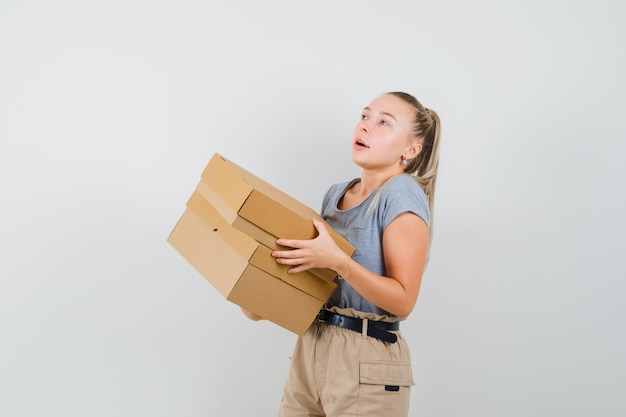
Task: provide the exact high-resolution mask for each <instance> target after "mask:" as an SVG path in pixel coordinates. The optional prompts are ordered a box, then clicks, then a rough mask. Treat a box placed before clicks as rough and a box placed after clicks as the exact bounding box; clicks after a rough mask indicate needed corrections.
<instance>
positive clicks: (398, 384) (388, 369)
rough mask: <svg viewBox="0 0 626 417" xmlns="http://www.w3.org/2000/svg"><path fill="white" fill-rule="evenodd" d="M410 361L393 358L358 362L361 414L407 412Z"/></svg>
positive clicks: (389, 415) (391, 416)
mask: <svg viewBox="0 0 626 417" xmlns="http://www.w3.org/2000/svg"><path fill="white" fill-rule="evenodd" d="M414 384H415V383H414V381H413V372H412V370H411V364H410V363H408V362H393V361H361V362H360V364H359V400H358V414H357V415H358V416H359V417H366V416H385V417H396V416H407V415H408V413H409V399H410V393H411V391H410V390H411V386H412V385H414Z"/></svg>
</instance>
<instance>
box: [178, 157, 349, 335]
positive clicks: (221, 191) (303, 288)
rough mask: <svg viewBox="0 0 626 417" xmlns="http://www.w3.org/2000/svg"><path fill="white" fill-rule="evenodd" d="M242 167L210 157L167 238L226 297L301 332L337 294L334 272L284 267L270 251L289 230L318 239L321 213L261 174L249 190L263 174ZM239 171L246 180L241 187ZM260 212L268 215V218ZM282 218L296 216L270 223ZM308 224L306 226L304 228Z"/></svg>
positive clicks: (298, 236) (293, 235)
mask: <svg viewBox="0 0 626 417" xmlns="http://www.w3.org/2000/svg"><path fill="white" fill-rule="evenodd" d="M216 158H218V159H216ZM215 161H217V164H216V163H215ZM222 163H224V164H222ZM218 165H220V166H218ZM235 167H236V166H235V165H234V164H232V163H230V162H229V161H227V160H226V159H224V158H222V157H221V156H219V155H215V156H214V157H213V158H212V159H211V161H210V162H209V164H208V165H207V169H205V171H204V172H203V175H202V181H201V182H200V184H198V187H197V188H196V190H195V191H194V192H193V194H192V195H191V197H190V198H189V200H188V201H187V209H186V210H185V212H184V213H183V215H182V216H181V218H180V220H179V221H178V223H177V224H176V226H175V227H174V229H173V230H172V233H171V234H170V236H169V237H168V239H167V240H168V242H169V243H170V244H171V245H172V246H173V247H174V248H175V249H176V250H177V251H178V252H179V253H180V254H181V255H182V256H183V257H184V258H185V259H186V260H187V261H188V262H189V263H190V264H191V265H192V266H193V267H194V268H195V269H196V270H197V271H198V272H199V273H200V274H201V275H202V276H203V277H204V278H205V279H206V280H207V281H209V283H211V284H212V285H213V286H214V287H215V288H216V289H217V290H218V291H219V292H220V293H221V294H222V295H223V296H224V297H225V298H226V299H228V300H229V301H231V302H233V303H235V304H237V305H239V306H241V307H244V308H246V309H248V310H251V311H253V312H254V313H256V314H258V315H260V316H262V317H264V318H266V319H268V320H270V321H272V322H274V323H276V324H278V325H279V326H281V327H284V328H285V329H287V330H290V331H292V332H294V333H296V334H300V335H302V334H304V333H305V332H306V330H307V329H308V327H309V326H310V324H311V323H312V322H313V320H314V319H315V317H316V316H317V313H318V312H319V310H320V309H321V308H322V306H323V305H324V303H325V302H326V300H327V299H328V298H329V297H330V295H331V294H332V292H333V291H334V289H335V284H334V283H333V282H332V278H334V276H335V274H334V272H332V271H330V273H329V271H328V270H317V271H312V270H310V271H305V272H302V273H298V274H288V273H287V270H288V269H289V266H287V265H280V264H278V263H277V262H276V261H275V259H274V258H273V257H272V256H271V251H272V246H274V247H275V246H276V245H275V240H276V237H275V236H274V235H273V234H272V233H282V232H283V231H285V230H287V231H288V232H289V233H292V231H293V233H295V234H290V235H284V236H285V237H288V236H289V237H296V238H298V239H301V238H302V239H307V238H311V237H314V236H310V235H311V230H310V228H311V227H313V225H312V223H311V217H315V216H317V214H316V213H314V212H313V211H312V210H311V209H306V208H303V207H305V206H303V205H302V204H301V203H299V202H297V201H296V200H294V199H292V198H291V197H288V196H286V194H284V193H283V194H281V193H280V192H277V191H276V189H275V188H274V187H272V186H271V185H269V184H267V183H264V182H262V181H261V180H259V179H258V178H257V179H256V180H252V181H257V182H255V186H251V187H246V186H245V184H250V183H249V182H248V180H249V179H250V178H256V177H254V176H252V174H250V173H248V172H247V171H243V175H242V171H240V170H241V168H239V169H236V168H235ZM237 176H238V177H239V178H240V179H243V180H244V182H245V184H243V183H241V182H239V184H237V181H234V180H235V179H236V177H237ZM244 177H245V178H244ZM205 180H206V181H207V182H209V183H210V184H211V185H212V186H209V185H208V184H207V183H205ZM258 181H261V182H258ZM222 183H226V184H231V186H232V188H229V187H225V186H224V184H222ZM213 187H216V188H217V189H218V191H215V190H214V189H213ZM246 188H247V189H248V195H249V196H251V195H254V197H253V198H252V200H251V201H247V200H248V199H249V198H245V199H244V198H243V197H242V196H243V195H245V193H244V192H243V191H244V190H245V189H246ZM261 190H262V191H261ZM268 190H269V192H268ZM270 194H272V197H270ZM277 196H278V198H280V201H281V203H277V200H276V197H277ZM241 200H244V201H241ZM243 207H245V210H243V214H241V212H242V208H243ZM235 208H238V209H235ZM296 210H297V212H298V214H297V215H294V214H293V213H294V212H295V211H296ZM255 211H261V212H264V213H263V215H262V216H261V219H259V216H258V214H257V213H254V212H255ZM250 212H253V213H252V214H250ZM243 215H245V216H246V217H245V218H244V217H243ZM275 216H285V218H286V219H289V220H287V224H288V226H287V228H286V227H285V225H284V224H281V223H282V221H278V222H277V221H271V220H269V221H268V218H271V217H275ZM317 217H318V218H319V216H317ZM278 220H283V219H282V218H281V217H278ZM253 222H257V223H253ZM259 223H260V224H261V225H263V226H260V225H259ZM298 226H300V227H298ZM303 226H304V229H306V230H300V228H301V227H303ZM267 229H270V231H268V230H267ZM329 231H330V232H331V233H332V234H334V235H336V236H338V237H339V238H338V239H336V241H337V240H338V241H339V242H340V243H341V245H342V247H343V248H345V249H344V250H347V253H348V254H350V255H351V254H352V253H353V251H354V249H353V248H352V246H351V245H350V244H349V243H348V242H347V241H346V240H345V239H344V238H343V237H341V236H340V235H339V234H338V233H337V232H335V231H334V230H332V229H330V228H329ZM252 236H256V237H258V238H259V239H255V238H254V237H252ZM307 236H308V237H307ZM334 238H335V236H334ZM329 277H330V278H329Z"/></svg>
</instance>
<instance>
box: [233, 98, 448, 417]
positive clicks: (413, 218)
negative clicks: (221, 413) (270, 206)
mask: <svg viewBox="0 0 626 417" xmlns="http://www.w3.org/2000/svg"><path fill="white" fill-rule="evenodd" d="M439 136H440V122H439V117H438V116H437V114H436V113H435V112H434V111H433V110H429V109H427V108H425V107H424V106H422V104H420V103H419V101H417V99H415V97H413V96H411V95H409V94H406V93H402V92H391V93H386V94H383V95H381V96H379V97H377V98H376V99H374V100H373V101H372V102H371V103H370V104H369V105H368V106H367V107H365V108H364V109H363V111H362V113H361V120H360V121H359V122H358V123H357V125H356V127H355V129H354V136H353V140H352V160H353V162H354V163H356V164H357V165H358V166H359V167H361V169H362V172H361V177H360V178H356V179H354V180H351V181H348V182H345V183H342V184H335V185H333V186H331V187H330V189H329V190H328V191H327V193H326V195H325V196H324V200H323V204H322V212H321V214H322V217H323V218H324V219H325V220H326V221H327V222H328V223H329V224H330V225H331V226H332V227H333V228H335V229H336V230H337V231H338V232H340V233H341V234H342V235H344V236H345V237H346V238H347V239H348V240H349V241H350V242H351V243H352V244H353V246H354V247H355V248H356V252H355V253H354V255H353V257H349V256H347V255H346V254H345V253H344V252H342V251H341V250H340V249H339V248H338V247H337V245H336V244H335V243H334V241H333V240H332V238H331V237H330V236H329V235H328V233H327V231H326V229H325V227H324V225H323V224H322V223H320V222H317V221H314V224H315V227H316V228H317V230H318V232H319V235H318V236H317V237H316V238H315V239H312V240H292V239H279V240H278V241H277V243H278V244H280V245H283V246H286V247H289V248H291V250H285V251H274V252H273V254H272V255H273V256H274V257H275V258H276V261H277V262H278V263H281V264H286V265H291V266H292V268H291V269H290V271H291V272H294V273H295V272H301V271H305V270H307V269H310V268H329V269H332V270H334V271H335V272H336V273H337V278H336V283H337V285H338V287H337V290H336V291H335V292H334V294H333V295H332V296H331V298H330V300H329V301H328V303H327V305H326V306H325V308H324V309H323V310H322V311H321V312H320V315H319V317H318V320H317V321H316V322H315V323H313V325H312V326H311V328H310V329H309V330H308V332H307V333H306V334H305V335H304V336H302V337H299V338H298V342H297V344H296V347H295V350H294V354H293V356H292V360H291V366H290V371H289V377H288V379H287V383H286V385H285V391H284V397H283V402H282V405H281V409H280V413H279V415H280V416H281V417H287V416H289V417H294V416H328V417H331V416H332V417H339V416H377V417H379V416H385V417H395V416H407V415H408V407H409V397H410V386H411V385H413V376H412V371H411V362H410V353H409V349H408V346H407V344H406V341H405V340H404V338H403V337H402V334H401V333H400V331H399V322H400V321H401V320H403V319H405V318H406V317H407V316H408V315H409V314H410V313H411V311H412V310H413V307H414V306H415V303H416V301H417V296H418V293H419V289H420V283H421V280H422V273H423V271H424V267H425V265H426V260H427V256H428V253H429V243H430V236H431V233H430V229H431V227H430V225H431V219H432V208H433V197H434V191H435V182H436V177H437V166H438V159H439V157H438V147H439ZM245 313H246V314H247V315H248V317H250V318H252V319H259V317H258V316H255V315H254V314H251V313H249V312H245Z"/></svg>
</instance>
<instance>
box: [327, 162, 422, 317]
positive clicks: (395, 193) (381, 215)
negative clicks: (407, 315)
mask: <svg viewBox="0 0 626 417" xmlns="http://www.w3.org/2000/svg"><path fill="white" fill-rule="evenodd" d="M360 181H361V180H360V178H357V179H354V180H352V181H347V182H344V183H341V184H335V185H333V186H331V187H330V189H329V190H328V191H327V192H326V194H325V196H324V200H323V202H322V212H321V215H322V217H323V218H324V220H326V221H327V222H328V223H329V224H330V225H331V226H332V227H333V228H334V229H335V230H337V231H338V232H339V233H340V234H342V235H343V236H345V237H346V239H348V240H349V241H350V243H352V245H353V246H354V247H355V248H356V251H355V253H354V255H353V256H352V258H353V259H354V260H355V261H356V262H358V263H359V264H361V265H363V266H364V267H365V268H367V269H369V270H370V271H372V272H374V273H376V274H378V275H382V276H386V269H385V260H384V258H383V246H382V238H383V231H384V230H385V228H386V227H387V226H388V225H389V224H390V223H391V222H392V221H393V220H394V219H395V218H396V217H397V216H399V215H400V214H402V213H406V212H411V213H415V214H416V215H418V216H419V217H421V218H422V219H423V220H424V221H425V222H426V224H427V225H428V224H429V222H430V215H429V211H428V202H427V200H426V195H425V194H424V191H423V190H422V187H421V186H420V185H419V184H418V182H417V181H416V180H415V178H413V177H411V176H410V175H408V174H402V175H398V176H396V177H394V178H392V179H391V180H390V181H388V182H387V183H386V184H385V185H383V186H382V187H381V188H379V189H378V190H376V191H375V192H373V193H372V194H371V195H370V196H369V197H367V198H366V199H365V200H364V201H363V202H362V203H361V204H359V205H358V206H356V207H353V208H351V209H349V210H339V209H338V208H337V206H338V204H339V201H340V200H341V198H342V197H343V195H344V194H345V192H346V191H347V190H348V189H349V188H350V187H351V186H352V185H353V184H356V183H358V182H360ZM377 193H380V196H379V197H377V196H376V194H377ZM372 203H374V204H375V206H374V207H372V209H370V206H371V205H372ZM335 282H336V283H337V289H336V290H335V292H334V293H333V295H332V296H331V298H330V300H329V301H328V303H327V305H326V308H330V307H333V306H336V307H339V308H353V309H355V310H357V311H362V312H367V313H374V314H378V315H382V316H384V315H387V316H394V315H393V314H391V313H389V312H387V311H385V310H383V309H381V308H378V307H376V306H375V305H374V304H372V303H370V302H369V301H367V300H366V299H365V298H363V297H362V296H361V295H360V294H359V293H358V292H356V291H355V290H354V289H353V288H352V286H351V285H350V284H349V283H348V282H346V281H345V280H340V279H338V278H336V279H335Z"/></svg>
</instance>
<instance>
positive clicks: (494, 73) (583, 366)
mask: <svg viewBox="0 0 626 417" xmlns="http://www.w3.org/2000/svg"><path fill="white" fill-rule="evenodd" d="M625 12H626V6H624V3H623V2H620V1H607V0H596V1H582V0H573V1H556V0H542V1H535V0H523V1H522V0H512V1H506V2H504V1H495V0H493V1H487V0H483V1H464V0H437V1H404V2H399V1H388V2H383V1H356V0H352V1H315V2H304V1H302V2H299V1H287V0H285V1H253V0H249V1H200V0H198V1H191V0H176V1H174V0H161V1H147V0H131V1H129V0H125V1H119V0H110V1H91V2H88V1H84V2H81V1H61V0H56V1H7V0H1V1H0V141H1V147H0V187H1V193H2V194H1V195H2V203H1V205H0V210H1V211H0V214H1V216H0V239H1V240H0V244H1V247H0V253H1V255H0V256H1V258H0V259H1V261H0V262H1V263H0V274H1V276H0V415H2V416H11V417H14V416H15V417H17V416H29V417H30V416H66V417H67V416H81V417H82V416H107V417H108V416H151V417H158V416H272V415H275V412H276V410H277V408H278V405H279V402H280V399H281V395H282V386H283V383H284V380H285V377H286V375H287V367H288V362H289V355H290V354H291V350H292V347H293V344H294V342H295V336H294V335H293V334H291V333H289V332H287V331H286V330H284V329H281V328H279V327H278V326H275V325H273V324H271V323H268V322H261V323H254V322H250V321H248V320H247V319H245V317H243V315H242V314H240V312H239V310H238V308H237V307H236V306H235V305H234V304H231V303H229V302H227V301H225V300H224V299H223V298H222V297H221V296H220V295H219V293H217V291H216V290H215V289H214V288H213V287H211V286H210V285H209V284H208V283H207V282H206V281H205V280H204V279H203V278H202V277H201V276H200V275H199V274H198V273H197V272H195V271H194V270H193V269H192V268H191V267H190V266H189V265H188V264H187V263H186V262H185V261H184V259H183V258H182V257H181V256H180V255H179V254H178V253H177V252H176V251H175V250H174V249H173V248H172V247H171V246H169V244H167V242H166V239H167V236H168V234H169V232H170V231H171V229H172V228H173V226H174V225H175V223H176V221H177V220H178V218H179V216H180V215H181V214H182V211H183V209H184V203H185V201H186V199H187V198H188V196H189V195H190V193H191V191H192V190H193V188H194V187H195V185H196V183H197V181H198V179H199V175H200V172H201V170H202V169H203V168H204V166H205V164H206V163H207V161H208V160H209V158H210V157H211V155H212V154H213V153H214V152H219V153H222V154H223V155H225V156H227V157H228V158H230V159H232V160H233V161H235V162H236V163H239V164H240V165H242V166H244V167H246V168H247V169H249V170H251V171H252V172H254V173H256V174H257V175H259V176H260V177H262V178H264V179H265V180H267V181H269V182H271V183H273V184H274V185H276V186H277V187H279V188H281V189H282V190H284V191H286V192H287V193H289V194H291V195H293V196H294V197H296V198H298V199H299V200H301V201H303V202H304V203H306V204H307V205H309V206H311V207H312V208H314V209H316V210H318V209H319V207H320V204H321V198H322V195H323V193H324V191H325V190H326V188H327V187H328V186H329V185H330V184H332V183H335V182H340V181H344V180H346V179H350V178H352V177H354V176H357V175H358V174H359V171H358V170H357V168H356V167H355V166H354V165H353V164H352V162H351V160H350V142H351V132H352V128H353V126H354V123H356V121H357V120H358V117H359V115H360V110H361V108H362V107H364V106H365V105H367V104H368V103H369V101H370V100H371V99H373V98H374V97H376V96H377V95H378V94H380V93H382V92H384V91H389V90H405V91H408V92H410V93H413V94H415V95H416V96H417V97H418V98H419V99H420V100H421V101H422V102H423V104H424V105H426V106H427V107H430V108H433V109H435V110H436V111H437V112H439V114H440V116H441V119H442V122H443V137H442V145H441V146H442V148H441V165H440V177H439V182H438V189H437V199H436V212H435V238H434V246H433V249H432V256H431V262H430V264H429V267H428V270H427V272H426V274H425V276H424V281H423V286H422V292H421V295H420V299H419V300H418V304H417V306H416V308H415V310H414V312H413V314H412V316H411V317H410V318H409V319H408V320H407V321H406V322H405V323H404V333H405V335H406V336H407V337H408V338H409V342H410V345H411V347H412V352H413V359H414V373H415V379H416V386H415V387H414V389H413V391H412V408H411V415H412V416H430V417H437V416H442V417H448V416H449V417H456V416H460V415H463V416H477V417H478V416H480V417H486V416H493V417H502V416H507V417H517V416H520V417H522V416H524V417H526V416H551V417H552V416H568V417H571V416H605V417H608V416H616V417H617V416H623V415H625V414H626V399H625V398H626V382H625V375H626V359H625V351H626V334H625V333H626V332H625V330H626V312H625V311H624V307H623V304H624V303H623V299H624V297H625V293H626V284H625V283H624V278H625V277H626V268H625V267H624V264H623V257H624V255H623V252H624V248H625V245H624V237H623V235H624V232H625V231H626V230H625V227H624V217H623V213H624V210H625V209H626V203H625V197H624V191H625V187H624V179H625V175H624V174H625V172H624V168H623V165H624V162H623V159H624V158H623V154H624V153H625V151H626V146H625V145H624V140H625V139H626V128H625V126H624V113H625V110H626V109H625V105H624V97H625V93H626V83H625V82H624V74H626V47H625V45H624V39H626V29H625V26H624V15H625Z"/></svg>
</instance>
